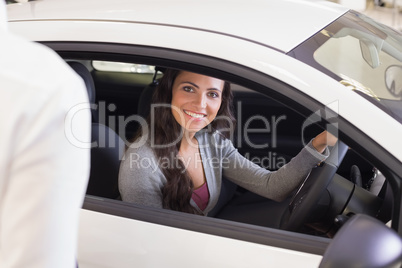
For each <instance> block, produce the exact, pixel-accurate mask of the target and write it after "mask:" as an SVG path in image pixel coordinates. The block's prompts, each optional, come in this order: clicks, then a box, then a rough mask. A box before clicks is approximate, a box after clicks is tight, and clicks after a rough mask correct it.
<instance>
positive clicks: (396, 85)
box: [385, 65, 402, 99]
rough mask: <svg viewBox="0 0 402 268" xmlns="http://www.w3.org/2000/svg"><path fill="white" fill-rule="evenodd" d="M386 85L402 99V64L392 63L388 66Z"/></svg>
mask: <svg viewBox="0 0 402 268" xmlns="http://www.w3.org/2000/svg"><path fill="white" fill-rule="evenodd" d="M385 86H386V87H387V89H388V91H389V93H391V94H392V95H393V96H394V97H396V98H401V99H402V66H399V65H391V66H389V67H388V68H387V70H386V71H385Z"/></svg>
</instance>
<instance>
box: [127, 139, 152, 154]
mask: <svg viewBox="0 0 402 268" xmlns="http://www.w3.org/2000/svg"><path fill="white" fill-rule="evenodd" d="M129 155H138V157H139V158H143V157H154V156H155V154H154V151H153V149H152V148H151V145H150V144H149V141H147V140H141V139H138V140H136V141H134V142H132V143H130V145H129V146H128V147H127V150H126V157H127V156H129Z"/></svg>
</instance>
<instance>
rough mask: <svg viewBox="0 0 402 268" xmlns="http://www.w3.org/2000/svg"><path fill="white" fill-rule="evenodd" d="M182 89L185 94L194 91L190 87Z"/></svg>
mask: <svg viewBox="0 0 402 268" xmlns="http://www.w3.org/2000/svg"><path fill="white" fill-rule="evenodd" d="M183 89H184V91H186V92H193V91H194V90H193V88H192V87H184V88H183Z"/></svg>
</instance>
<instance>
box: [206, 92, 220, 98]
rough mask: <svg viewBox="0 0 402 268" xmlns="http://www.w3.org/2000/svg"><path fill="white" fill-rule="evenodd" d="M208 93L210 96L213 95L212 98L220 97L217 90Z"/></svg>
mask: <svg viewBox="0 0 402 268" xmlns="http://www.w3.org/2000/svg"><path fill="white" fill-rule="evenodd" d="M208 95H209V96H210V97H212V98H218V97H219V95H218V93H216V92H209V93H208Z"/></svg>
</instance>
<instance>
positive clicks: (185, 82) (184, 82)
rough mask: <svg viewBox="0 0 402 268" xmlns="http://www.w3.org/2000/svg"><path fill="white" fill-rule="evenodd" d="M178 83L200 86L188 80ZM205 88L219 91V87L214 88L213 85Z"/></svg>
mask: <svg viewBox="0 0 402 268" xmlns="http://www.w3.org/2000/svg"><path fill="white" fill-rule="evenodd" d="M180 84H190V85H192V86H194V87H196V88H200V87H199V86H198V85H197V84H195V83H193V82H189V81H183V82H181V83H180ZM207 90H216V91H219V92H221V90H220V89H219V88H215V87H211V88H208V89H207Z"/></svg>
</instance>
